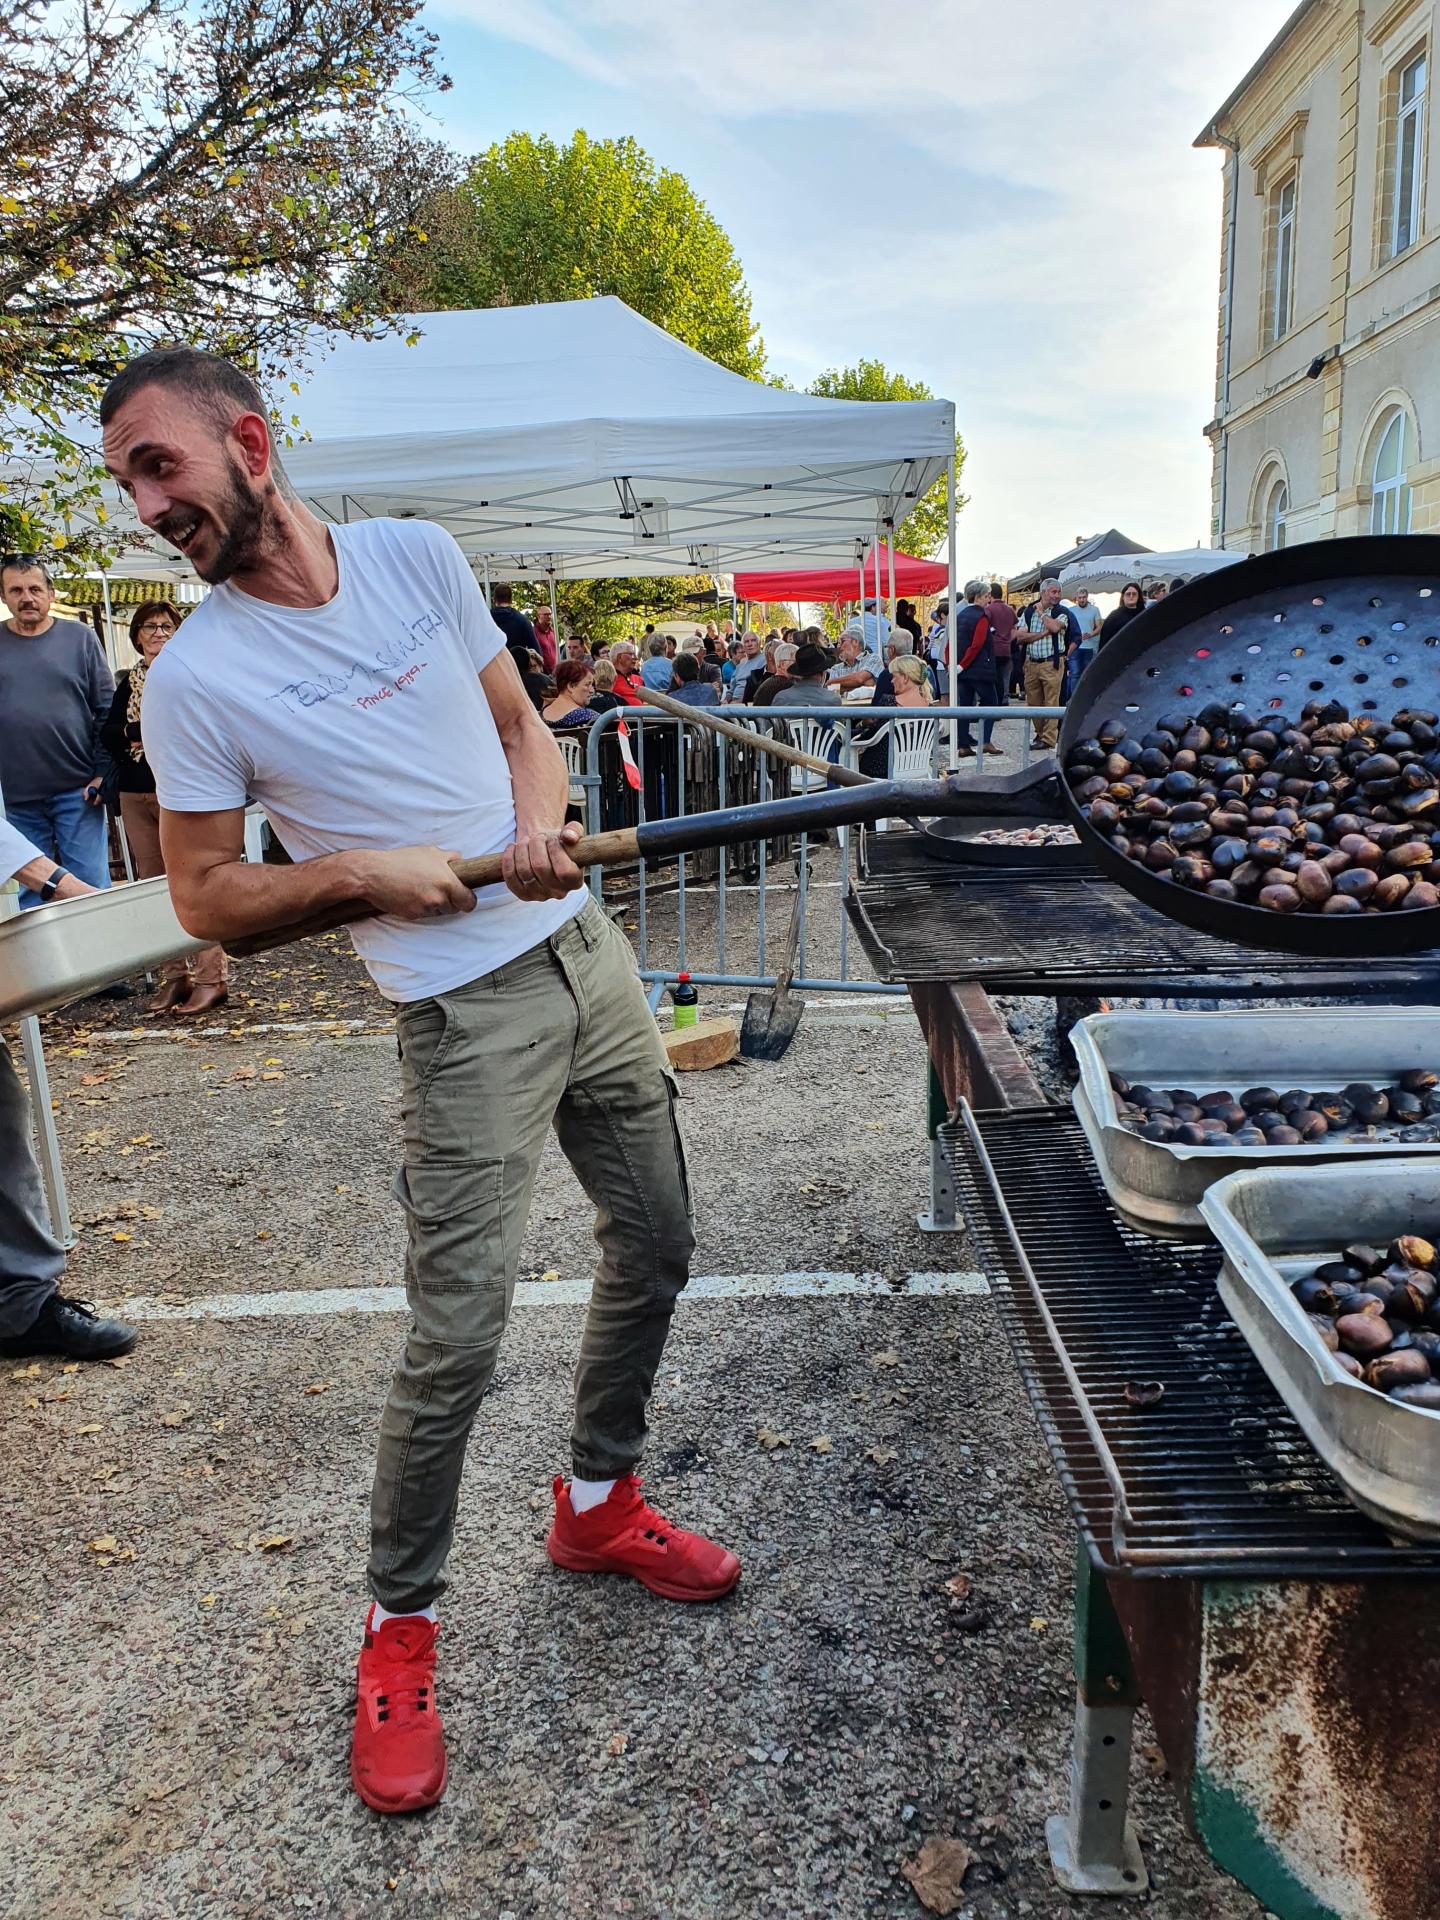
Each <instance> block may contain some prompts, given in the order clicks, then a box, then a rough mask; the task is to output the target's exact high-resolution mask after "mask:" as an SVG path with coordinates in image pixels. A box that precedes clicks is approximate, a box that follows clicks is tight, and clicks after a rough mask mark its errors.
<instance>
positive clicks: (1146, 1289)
mask: <svg viewBox="0 0 1440 1920" xmlns="http://www.w3.org/2000/svg"><path fill="white" fill-rule="evenodd" d="M940 1139H941V1146H942V1150H943V1151H944V1152H945V1154H946V1155H947V1157H948V1158H949V1159H950V1160H951V1163H952V1165H953V1167H954V1170H955V1176H956V1185H957V1190H958V1193H959V1196H960V1202H961V1206H962V1207H963V1209H964V1213H965V1218H966V1222H967V1225H968V1226H969V1228H970V1231H971V1233H972V1235H973V1236H974V1239H975V1242H976V1249H977V1252H978V1254H979V1256H980V1259H981V1262H982V1264H983V1265H984V1268H985V1271H986V1272H987V1274H988V1275H989V1276H990V1280H991V1284H992V1286H993V1288H994V1297H995V1300H996V1303H997V1306H998V1308H999V1311H1000V1317H1001V1320H1002V1322H1003V1324H1004V1327H1005V1331H1006V1334H1007V1336H1008V1337H1009V1340H1010V1344H1011V1347H1012V1348H1013V1350H1014V1353H1015V1358H1016V1360H1017V1362H1018V1364H1019V1367H1020V1372H1021V1376H1022V1378H1023V1380H1024V1382H1025V1387H1026V1390H1027V1392H1028V1393H1029V1395H1030V1399H1031V1401H1032V1403H1033V1405H1034V1408H1035V1412H1036V1415H1037V1417H1038V1419H1039V1422H1040V1427H1041V1431H1042V1432H1043V1434H1044V1436H1045V1440H1046V1443H1047V1445H1048V1446H1049V1448H1050V1452H1051V1455H1052V1457H1053V1459H1054V1461H1055V1465H1056V1467H1057V1469H1058V1471H1059V1474H1060V1478H1061V1481H1062V1483H1063V1485H1064V1488H1065V1492H1066V1495H1067V1497H1068V1499H1069V1501H1070V1504H1071V1506H1072V1507H1073V1508H1074V1511H1075V1515H1076V1518H1077V1520H1078V1522H1079V1525H1080V1528H1081V1530H1082V1532H1083V1534H1084V1536H1085V1541H1086V1545H1087V1547H1088V1549H1089V1552H1090V1554H1091V1556H1092V1558H1093V1559H1094V1560H1095V1561H1096V1562H1097V1563H1098V1564H1100V1565H1102V1566H1104V1567H1106V1568H1108V1569H1110V1570H1112V1571H1115V1572H1120V1573H1128V1574H1136V1575H1146V1574H1151V1575H1155V1574H1165V1575H1179V1574H1185V1575H1189V1576H1192V1577H1203V1576H1209V1577H1220V1578H1231V1579H1238V1578H1249V1577H1251V1576H1267V1577H1277V1576H1284V1575H1298V1576H1302V1577H1306V1578H1312V1579H1339V1578H1353V1577H1356V1576H1359V1575H1367V1576H1368V1575H1374V1574H1408V1575H1415V1574H1420V1573H1425V1574H1440V1547H1423V1546H1415V1545H1410V1544H1395V1543H1392V1542H1391V1541H1390V1539H1389V1538H1388V1537H1387V1536H1386V1535H1385V1534H1384V1533H1383V1532H1382V1531H1381V1530H1380V1529H1379V1528H1378V1527H1376V1526H1375V1525H1373V1524H1372V1523H1371V1522H1370V1521H1369V1520H1367V1519H1366V1518H1365V1517H1364V1515H1363V1514H1361V1513H1360V1512H1359V1511H1358V1510H1357V1509H1356V1508H1354V1507H1352V1506H1351V1505H1350V1504H1349V1502H1348V1501H1347V1500H1346V1499H1345V1497H1344V1495H1343V1494H1342V1493H1341V1492H1340V1491H1339V1489H1338V1487H1337V1486H1336V1485H1335V1483H1334V1481H1333V1480H1332V1479H1331V1478H1330V1475H1329V1474H1328V1473H1327V1471H1326V1470H1325V1468H1324V1467H1323V1466H1322V1465H1321V1463H1320V1461H1319V1460H1318V1459H1317V1457H1316V1456H1315V1454H1314V1453H1313V1452H1312V1451H1311V1448H1310V1445H1309V1443H1308V1441H1307V1440H1306V1439H1305V1437H1304V1435H1303V1434H1302V1433H1301V1431H1300V1429H1299V1427H1298V1426H1297V1425H1296V1424H1295V1422H1294V1421H1293V1420H1292V1419H1291V1417H1290V1414H1289V1413H1288V1412H1287V1411H1286V1408H1285V1406H1284V1404H1283V1403H1282V1402H1281V1400H1280V1398H1279V1396H1278V1395H1277V1394H1276V1392H1275V1390H1274V1388H1273V1387H1272V1386H1271V1385H1270V1383H1269V1381H1268V1379H1267V1378H1266V1376H1265V1374H1264V1372H1263V1370H1262V1369H1261V1367H1260V1365H1259V1362H1258V1361H1257V1360H1256V1359H1255V1357H1254V1355H1253V1354H1252V1353H1251V1351H1250V1348H1249V1347H1248V1346H1247V1345H1246V1342H1245V1339H1244V1336H1243V1335H1242V1334H1241V1333H1240V1331H1239V1329H1238V1328H1237V1327H1236V1326H1235V1324H1234V1323H1233V1321H1232V1320H1231V1319H1230V1317H1229V1315H1228V1314H1227V1313H1226V1311H1225V1308H1224V1306H1223V1305H1222V1303H1221V1301H1220V1297H1219V1294H1218V1293H1217V1292H1216V1289H1215V1275H1216V1273H1217V1271H1218V1268H1219V1264H1220V1256H1219V1254H1218V1253H1217V1251H1216V1250H1215V1249H1214V1248H1213V1247H1209V1246H1206V1247H1175V1246H1170V1245H1164V1244H1161V1243H1159V1242H1156V1241H1151V1240H1146V1239H1144V1238H1143V1237H1142V1236H1141V1235H1139V1234H1135V1233H1132V1232H1131V1231H1130V1230H1129V1229H1128V1228H1126V1227H1124V1226H1123V1225H1122V1224H1121V1223H1120V1221H1119V1220H1118V1219H1117V1217H1116V1215H1115V1214H1114V1212H1113V1211H1112V1209H1111V1207H1110V1205H1109V1203H1108V1201H1107V1200H1106V1198H1105V1194H1104V1191H1103V1189H1102V1188H1101V1186H1100V1184H1099V1181H1098V1178H1097V1176H1096V1174H1095V1172H1094V1169H1093V1167H1092V1164H1091V1161H1090V1157H1089V1154H1088V1152H1087V1150H1086V1147H1085V1142H1084V1136H1083V1135H1082V1133H1081V1131H1080V1128H1079V1124H1078V1123H1077V1121H1076V1120H1075V1118H1074V1116H1073V1115H1072V1114H1071V1113H1070V1112H1069V1111H1068V1110H1067V1109H1065V1108H1060V1107H1032V1108H1028V1109H1020V1110H1013V1111H1005V1112H993V1113H979V1114H972V1113H970V1112H969V1110H968V1109H966V1110H964V1111H963V1112H962V1116H961V1119H960V1121H958V1122H956V1123H954V1124H952V1125H950V1126H947V1127H944V1128H942V1130H941V1135H940ZM1139 1381H1159V1382H1161V1383H1162V1384H1163V1386H1164V1388H1165V1395H1164V1398H1163V1400H1162V1401H1161V1402H1160V1404H1159V1405H1158V1406H1153V1407H1146V1408H1136V1407H1132V1406H1130V1405H1129V1404H1127V1401H1126V1399H1125V1388H1126V1385H1127V1383H1129V1382H1139Z"/></svg>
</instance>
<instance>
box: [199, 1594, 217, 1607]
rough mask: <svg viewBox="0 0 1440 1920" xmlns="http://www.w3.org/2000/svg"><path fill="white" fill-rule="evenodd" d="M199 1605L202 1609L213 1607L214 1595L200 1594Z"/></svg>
mask: <svg viewBox="0 0 1440 1920" xmlns="http://www.w3.org/2000/svg"><path fill="white" fill-rule="evenodd" d="M200 1604H201V1606H202V1607H213V1606H214V1604H215V1595H214V1594H213V1593H202V1594H201V1596H200Z"/></svg>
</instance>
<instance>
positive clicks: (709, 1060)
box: [662, 1020, 740, 1073]
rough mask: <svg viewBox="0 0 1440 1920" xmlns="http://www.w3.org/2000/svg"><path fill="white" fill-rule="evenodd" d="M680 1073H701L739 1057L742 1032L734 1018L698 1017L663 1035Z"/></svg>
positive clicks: (666, 1046)
mask: <svg viewBox="0 0 1440 1920" xmlns="http://www.w3.org/2000/svg"><path fill="white" fill-rule="evenodd" d="M662 1037H663V1039H664V1041H665V1051H666V1053H668V1054H669V1056H670V1064H671V1066H672V1067H674V1068H675V1070H676V1072H677V1073H699V1072H703V1070H704V1069H705V1068H706V1067H723V1066H724V1065H725V1064H726V1063H727V1062H728V1061H730V1060H734V1059H736V1058H738V1056H739V1053H740V1032H739V1029H738V1028H737V1027H736V1025H735V1022H734V1021H733V1020H697V1021H696V1022H695V1025H694V1026H693V1027H677V1028H676V1029H675V1031H674V1032H673V1033H667V1034H665V1035H663V1036H662Z"/></svg>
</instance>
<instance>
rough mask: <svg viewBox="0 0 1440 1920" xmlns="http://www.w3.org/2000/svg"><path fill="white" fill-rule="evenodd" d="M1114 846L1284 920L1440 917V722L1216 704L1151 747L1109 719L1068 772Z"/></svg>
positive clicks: (1151, 735) (1078, 748)
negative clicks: (1293, 717)
mask: <svg viewBox="0 0 1440 1920" xmlns="http://www.w3.org/2000/svg"><path fill="white" fill-rule="evenodd" d="M1065 779H1066V781H1067V783H1068V784H1069V787H1070V790H1071V793H1072V794H1073V795H1074V798H1075V801H1076V804H1077V805H1078V806H1079V807H1080V809H1081V811H1082V813H1083V814H1084V815H1085V817H1086V819H1087V820H1088V821H1089V823H1090V825H1091V826H1092V827H1094V828H1095V829H1096V830H1097V831H1098V832H1099V833H1101V834H1103V835H1104V837H1105V838H1106V839H1107V840H1108V841H1109V843H1110V844H1111V846H1113V847H1114V848H1116V850H1117V851H1118V852H1120V853H1122V854H1124V855H1125V856H1126V857H1127V858H1128V859H1131V860H1134V861H1136V862H1137V863H1138V864H1139V865H1141V866H1143V867H1146V868H1148V869H1149V870H1150V871H1151V872H1152V873H1155V874H1158V875H1159V876H1160V877H1161V878H1163V879H1168V880H1171V881H1173V882H1174V883H1175V884H1176V885H1177V886H1181V887H1188V888H1190V889H1191V890H1192V891H1194V892H1198V893H1203V894H1208V895H1209V896H1210V898H1211V899H1214V900H1229V901H1238V902H1240V903H1241V904H1242V905H1245V906H1257V907H1262V908H1265V909H1266V910H1267V911H1269V912H1271V913H1328V914H1356V913H1392V912H1395V911H1396V910H1397V909H1398V910H1405V909H1416V908H1423V907H1436V906H1440V717H1437V716H1436V715H1435V714H1434V713H1427V712H1422V711H1421V710H1420V709H1418V708H1415V707H1405V708H1402V709H1401V711H1400V712H1398V713H1397V714H1395V716H1394V717H1393V719H1390V720H1382V719H1379V718H1378V717H1376V716H1375V715H1373V714H1360V715H1358V716H1357V717H1356V718H1354V719H1352V718H1351V716H1350V714H1349V713H1348V712H1347V710H1346V709H1345V708H1344V707H1343V706H1341V705H1339V704H1338V702H1335V701H1331V700H1327V701H1320V700H1312V701H1311V702H1310V703H1309V704H1308V705H1307V706H1306V707H1305V708H1304V710H1303V711H1302V713H1301V715H1300V718H1299V720H1298V722H1293V723H1292V722H1291V721H1289V720H1287V719H1285V718H1284V717H1283V716H1282V715H1279V714H1268V713H1267V714H1265V715H1264V716H1263V717H1262V718H1260V719H1256V718H1255V717H1254V716H1253V715H1251V714H1248V713H1246V712H1244V711H1243V710H1242V709H1241V708H1239V707H1227V706H1225V705H1224V704H1223V703H1220V702H1216V703H1214V704H1213V705H1210V706H1207V707H1202V708H1201V710H1200V711H1199V712H1198V713H1195V714H1189V713H1175V714H1170V715H1167V716H1165V717H1163V718H1162V719H1161V720H1160V722H1159V724H1158V726H1155V727H1153V728H1151V729H1150V731H1148V732H1147V733H1144V734H1142V735H1141V737H1140V738H1139V739H1138V740H1137V739H1135V738H1134V737H1133V736H1132V735H1131V733H1130V729H1129V724H1128V723H1127V722H1126V721H1125V720H1123V719H1119V720H1107V721H1106V722H1105V723H1104V725H1103V726H1102V727H1101V728H1100V730H1099V732H1098V733H1097V734H1095V735H1094V736H1093V737H1092V738H1090V739H1087V740H1077V741H1076V742H1075V744H1074V746H1073V747H1072V748H1071V749H1070V751H1069V753H1068V755H1067V756H1066V760H1065Z"/></svg>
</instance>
